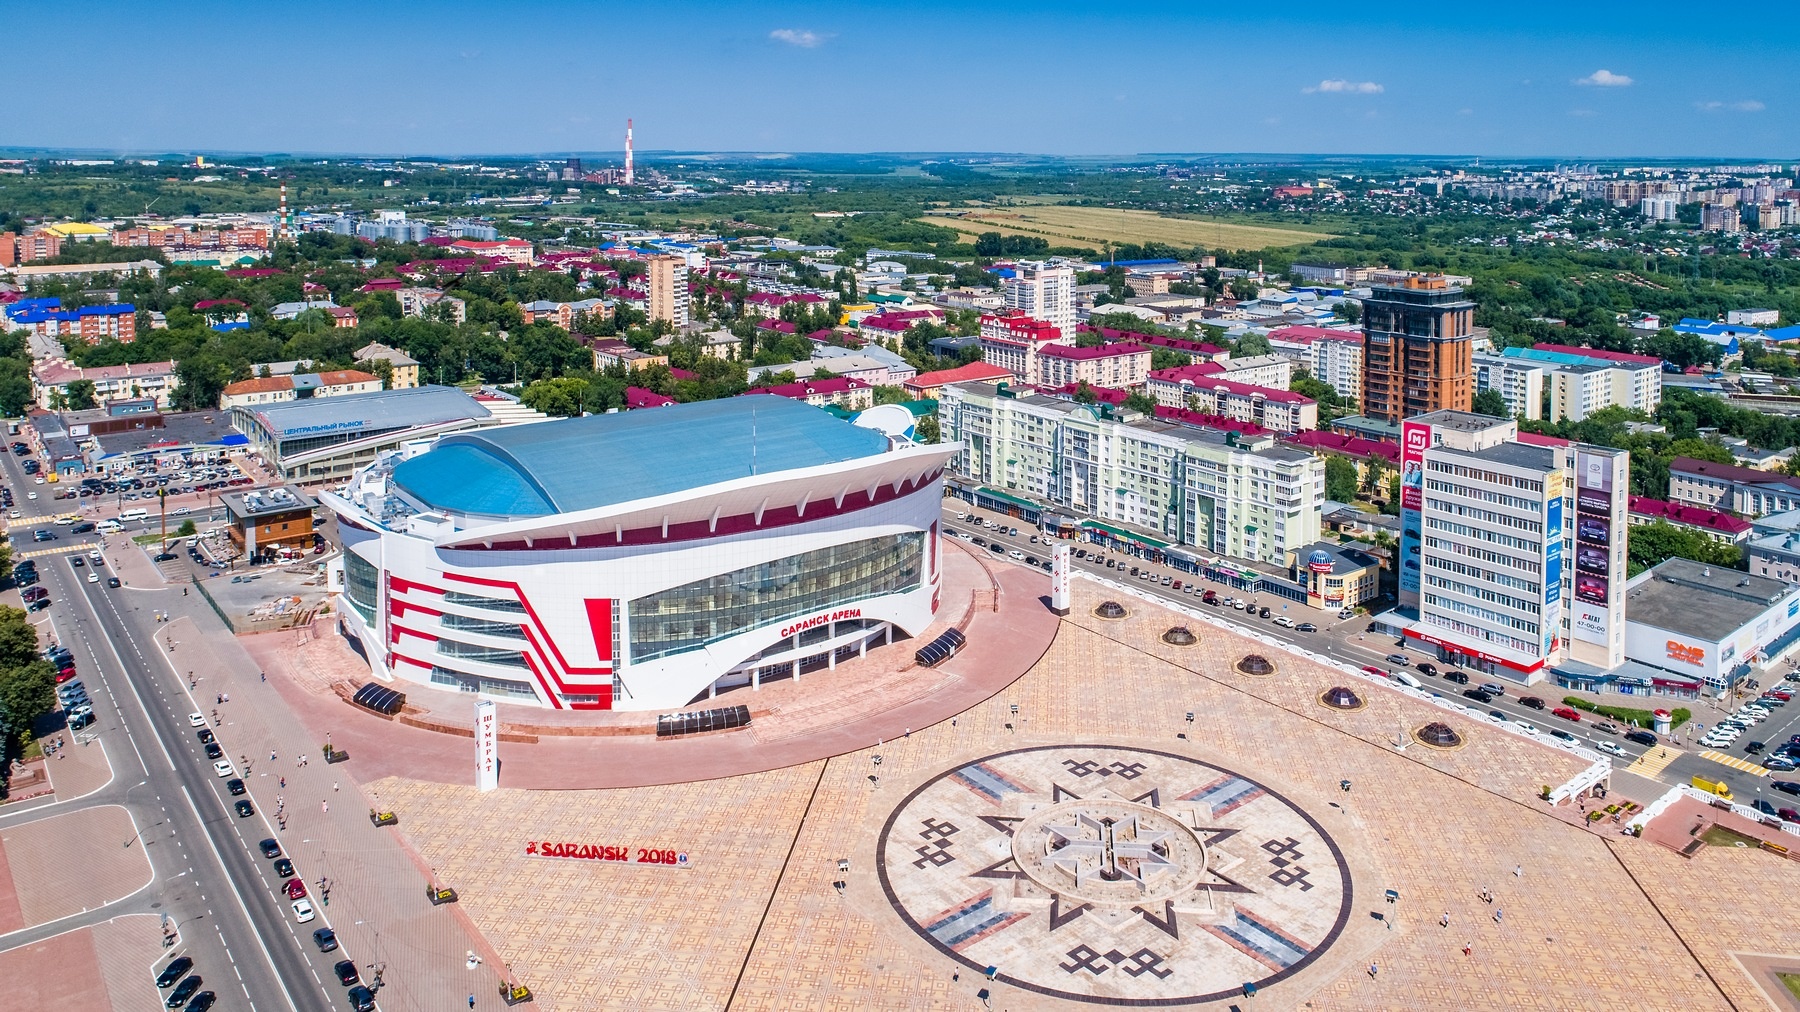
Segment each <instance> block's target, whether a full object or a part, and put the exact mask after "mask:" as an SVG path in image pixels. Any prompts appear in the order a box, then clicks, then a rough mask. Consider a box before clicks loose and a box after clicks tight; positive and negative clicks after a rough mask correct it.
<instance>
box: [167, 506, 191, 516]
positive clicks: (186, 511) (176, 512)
mask: <svg viewBox="0 0 1800 1012" xmlns="http://www.w3.org/2000/svg"><path fill="white" fill-rule="evenodd" d="M192 512H194V511H193V510H191V509H189V508H187V507H186V506H183V507H181V508H180V509H178V510H170V511H169V515H170V516H172V517H185V516H187V515H188V514H189V513H192Z"/></svg>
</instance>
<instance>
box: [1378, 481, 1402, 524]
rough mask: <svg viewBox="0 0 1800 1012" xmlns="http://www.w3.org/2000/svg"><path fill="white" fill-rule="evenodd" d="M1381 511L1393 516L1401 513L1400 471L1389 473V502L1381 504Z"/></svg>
mask: <svg viewBox="0 0 1800 1012" xmlns="http://www.w3.org/2000/svg"><path fill="white" fill-rule="evenodd" d="M1381 512H1383V513H1386V514H1387V515H1388V516H1391V517H1396V516H1399V515H1400V472H1398V471H1395V472H1394V473H1393V474H1390V475H1388V479H1387V502H1384V503H1382V504H1381Z"/></svg>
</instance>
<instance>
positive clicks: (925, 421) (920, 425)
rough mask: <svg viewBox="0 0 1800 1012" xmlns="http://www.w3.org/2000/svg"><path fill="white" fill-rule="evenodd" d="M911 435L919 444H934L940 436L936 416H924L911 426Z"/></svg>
mask: <svg viewBox="0 0 1800 1012" xmlns="http://www.w3.org/2000/svg"><path fill="white" fill-rule="evenodd" d="M913 435H914V436H916V437H918V441H919V442H921V443H935V442H937V441H938V440H939V439H940V438H941V436H940V433H939V429H938V418H937V416H936V415H924V416H922V417H920V419H919V420H918V422H916V423H915V424H914V425H913Z"/></svg>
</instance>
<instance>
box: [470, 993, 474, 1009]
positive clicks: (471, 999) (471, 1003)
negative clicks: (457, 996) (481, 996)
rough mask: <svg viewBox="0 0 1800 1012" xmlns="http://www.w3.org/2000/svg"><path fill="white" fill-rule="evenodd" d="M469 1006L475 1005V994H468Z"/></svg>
mask: <svg viewBox="0 0 1800 1012" xmlns="http://www.w3.org/2000/svg"><path fill="white" fill-rule="evenodd" d="M469 1007H470V1008H474V1007H475V996H474V995H470V996H469Z"/></svg>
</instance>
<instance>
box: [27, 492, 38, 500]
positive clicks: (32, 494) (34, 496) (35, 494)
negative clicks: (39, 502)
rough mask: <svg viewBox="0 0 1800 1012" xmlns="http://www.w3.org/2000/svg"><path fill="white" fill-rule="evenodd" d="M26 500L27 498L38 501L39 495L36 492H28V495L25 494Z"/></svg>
mask: <svg viewBox="0 0 1800 1012" xmlns="http://www.w3.org/2000/svg"><path fill="white" fill-rule="evenodd" d="M25 498H27V499H36V498H37V493H36V492H27V493H25Z"/></svg>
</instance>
